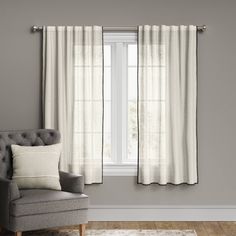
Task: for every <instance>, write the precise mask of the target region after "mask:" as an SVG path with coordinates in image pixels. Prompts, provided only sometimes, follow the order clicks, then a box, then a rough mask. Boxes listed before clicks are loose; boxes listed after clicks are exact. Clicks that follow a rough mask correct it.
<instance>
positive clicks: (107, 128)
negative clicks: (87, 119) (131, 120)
mask: <svg viewBox="0 0 236 236" xmlns="http://www.w3.org/2000/svg"><path fill="white" fill-rule="evenodd" d="M110 132H111V102H110V101H105V102H104V133H110Z"/></svg>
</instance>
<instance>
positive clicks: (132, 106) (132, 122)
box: [127, 101, 138, 161]
mask: <svg viewBox="0 0 236 236" xmlns="http://www.w3.org/2000/svg"><path fill="white" fill-rule="evenodd" d="M127 149H128V153H127V156H128V160H129V161H132V160H134V161H135V160H136V159H137V156H138V126H137V102H135V101H132V102H128V148H127Z"/></svg>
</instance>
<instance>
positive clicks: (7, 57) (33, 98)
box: [0, 0, 236, 205]
mask: <svg viewBox="0 0 236 236" xmlns="http://www.w3.org/2000/svg"><path fill="white" fill-rule="evenodd" d="M235 23H236V1H235V0H231V1H230V0H224V1H223V0H221V1H219V0H198V1H196V0H195V1H194V0H178V1H177V0H176V1H175V0H145V1H144V0H97V1H95V0H86V1H85V0H84V1H82V0H66V1H65V0H37V1H36V0H20V1H19V0H18V1H17V0H15V1H14V0H0V129H1V130H3V129H4V130H6V129H29V128H39V127H40V126H41V112H40V34H39V33H37V34H31V33H30V32H29V29H30V26H31V25H33V24H36V25H93V24H98V25H105V26H106V25H108V26H115V25H117V26H125V25H127V26H132V25H138V24H176V25H179V24H196V25H201V24H206V25H207V27H208V29H207V32H205V33H204V34H201V35H199V85H198V87H199V102H198V104H199V107H198V111H199V112H198V124H199V125H198V127H199V130H198V133H199V177H200V183H199V184H198V185H196V186H178V187H175V186H167V187H161V186H157V185H153V186H148V187H145V186H140V185H136V184H135V178H134V177H106V178H105V180H104V184H103V185H94V186H89V187H87V188H86V192H87V193H88V194H89V196H90V201H91V204H110V205H113V204H114V205H115V204H121V205H125V204H134V205H137V204H141V205H146V204H158V205H159V204H163V205H166V204H179V205H184V204H193V205H194V204H196V205H198V204H199V205H203V204H213V205H214V204H215V205H216V204H219V205H227V204H228V205H232V204H236V174H235V168H236V152H235V150H236V141H235V140H236V125H235V121H236V109H235V101H236V92H235V90H236V26H235Z"/></svg>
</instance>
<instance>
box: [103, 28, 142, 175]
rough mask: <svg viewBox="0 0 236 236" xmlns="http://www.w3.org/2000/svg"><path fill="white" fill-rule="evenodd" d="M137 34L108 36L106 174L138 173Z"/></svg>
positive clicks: (106, 45)
mask: <svg viewBox="0 0 236 236" xmlns="http://www.w3.org/2000/svg"><path fill="white" fill-rule="evenodd" d="M137 141H138V135H137V34H136V33H135V32H132V33H131V32H126V33H120V32H117V33H108V32H107V33H106V32H105V33H104V158H103V162H104V163H103V164H104V175H105V176H106V175H109V176H134V175H136V173H137V152H138V147H137Z"/></svg>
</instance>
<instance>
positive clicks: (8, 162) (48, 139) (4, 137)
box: [0, 129, 60, 178]
mask: <svg viewBox="0 0 236 236" xmlns="http://www.w3.org/2000/svg"><path fill="white" fill-rule="evenodd" d="M59 141H60V133H59V132H58V131H56V130H50V129H38V130H25V131H24V130H22V131H4V132H0V177H3V178H11V177H12V153H11V144H17V145H21V146H44V145H51V144H55V143H58V142H59Z"/></svg>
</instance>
